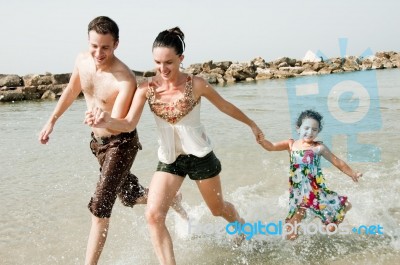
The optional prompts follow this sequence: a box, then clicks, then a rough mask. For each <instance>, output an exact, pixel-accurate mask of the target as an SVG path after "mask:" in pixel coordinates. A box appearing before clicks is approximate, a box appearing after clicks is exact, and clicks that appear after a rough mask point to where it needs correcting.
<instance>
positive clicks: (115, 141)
mask: <svg viewBox="0 0 400 265" xmlns="http://www.w3.org/2000/svg"><path fill="white" fill-rule="evenodd" d="M90 149H91V150H92V153H93V154H94V155H95V156H96V157H97V159H98V161H99V163H100V179H99V182H98V183H97V187H96V191H95V193H94V195H93V197H92V198H91V200H90V202H89V205H88V207H89V210H90V211H91V212H92V214H93V215H95V216H97V217H99V218H109V217H110V216H111V211H112V207H113V205H114V203H115V200H116V198H117V195H118V197H119V198H120V199H121V202H122V204H124V205H125V206H129V207H133V206H134V205H135V203H136V199H137V198H139V197H142V196H143V195H144V188H143V187H142V185H140V184H139V181H138V178H137V177H136V176H135V175H133V174H132V173H130V169H131V167H132V164H133V161H134V160H135V157H136V154H137V152H138V151H139V150H141V149H142V146H141V144H140V142H139V137H138V135H137V132H136V130H134V131H132V132H130V133H121V134H118V135H112V136H109V137H95V136H94V134H93V133H92V140H91V142H90Z"/></svg>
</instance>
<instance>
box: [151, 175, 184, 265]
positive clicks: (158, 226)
mask: <svg viewBox="0 0 400 265" xmlns="http://www.w3.org/2000/svg"><path fill="white" fill-rule="evenodd" d="M183 180H184V178H182V177H179V176H176V175H173V174H170V173H166V172H159V171H157V172H155V173H154V176H153V178H152V180H151V183H150V186H149V195H148V199H147V208H146V219H147V225H148V227H149V231H150V236H151V242H152V244H153V247H154V250H155V252H156V255H157V257H158V260H159V262H160V264H163V265H170V264H176V263H175V255H174V250H173V244H172V240H171V236H170V234H169V231H168V229H167V227H166V225H165V218H166V216H167V213H168V210H169V207H170V205H172V204H173V201H174V198H175V196H176V194H177V192H178V190H179V188H180V187H181V185H182V182H183Z"/></svg>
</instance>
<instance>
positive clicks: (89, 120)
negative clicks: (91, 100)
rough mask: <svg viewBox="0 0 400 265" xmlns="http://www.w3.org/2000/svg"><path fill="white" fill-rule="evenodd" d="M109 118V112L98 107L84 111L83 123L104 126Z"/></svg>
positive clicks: (97, 126) (98, 126)
mask: <svg viewBox="0 0 400 265" xmlns="http://www.w3.org/2000/svg"><path fill="white" fill-rule="evenodd" d="M110 120H111V114H110V113H109V112H107V111H103V110H101V109H100V108H98V107H95V108H94V109H93V110H87V111H86V112H85V120H84V123H85V124H87V125H89V126H91V127H96V128H106V127H107V126H106V125H107V123H109V122H110Z"/></svg>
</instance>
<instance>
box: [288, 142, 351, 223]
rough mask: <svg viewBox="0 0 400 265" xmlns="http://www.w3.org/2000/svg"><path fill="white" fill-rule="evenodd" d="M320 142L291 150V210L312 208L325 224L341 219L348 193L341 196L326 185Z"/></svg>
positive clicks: (290, 214)
mask: <svg viewBox="0 0 400 265" xmlns="http://www.w3.org/2000/svg"><path fill="white" fill-rule="evenodd" d="M319 149H320V148H319V146H317V147H314V148H313V149H309V150H292V151H291V152H290V176H289V187H290V188H289V214H288V216H287V218H286V220H289V219H290V218H292V217H293V215H294V214H295V213H296V211H297V210H298V209H299V208H300V207H301V208H306V209H309V210H311V212H312V213H314V214H315V215H316V216H317V217H319V218H320V219H321V221H322V222H323V223H324V224H329V223H338V222H340V221H342V220H343V218H344V215H345V211H344V209H345V203H346V201H347V197H346V196H339V195H338V194H337V193H336V192H334V191H331V190H329V189H328V188H327V187H326V185H325V178H324V176H323V174H322V170H321V167H320V161H321V155H320V154H319Z"/></svg>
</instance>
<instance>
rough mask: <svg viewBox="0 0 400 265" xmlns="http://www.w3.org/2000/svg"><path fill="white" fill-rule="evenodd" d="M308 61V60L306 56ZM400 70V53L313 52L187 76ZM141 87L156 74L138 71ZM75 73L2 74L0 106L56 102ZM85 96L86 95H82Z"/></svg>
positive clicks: (207, 67)
mask: <svg viewBox="0 0 400 265" xmlns="http://www.w3.org/2000/svg"><path fill="white" fill-rule="evenodd" d="M306 57H307V56H306ZM391 68H400V53H397V52H394V51H389V52H377V53H375V55H374V56H369V57H366V58H361V57H356V56H347V57H343V58H341V57H336V58H330V59H323V58H322V57H321V58H317V57H316V56H315V54H313V53H312V52H309V53H308V57H307V58H304V59H302V60H297V59H292V58H289V57H282V58H279V59H277V60H275V61H271V62H266V61H265V60H264V59H263V58H261V57H257V58H254V59H253V60H251V61H250V62H242V63H240V62H232V61H222V62H214V61H207V62H204V63H197V64H192V65H190V66H189V67H187V68H185V69H184V70H183V72H184V73H187V74H193V75H196V76H200V77H203V78H204V79H205V80H207V81H208V82H209V83H210V84H222V85H223V84H229V83H231V84H232V83H238V82H253V81H257V80H265V79H286V78H295V77H299V76H309V75H324V74H334V73H342V72H354V71H368V70H380V69H391ZM132 71H133V73H134V74H135V75H136V79H137V82H138V84H140V83H141V82H143V81H144V80H145V79H146V78H147V77H151V76H154V75H155V72H154V71H135V70H132ZM70 77H71V73H65V74H51V73H45V74H28V75H24V76H19V75H15V74H9V75H5V74H0V102H15V101H25V100H56V99H58V98H59V97H60V96H61V94H62V92H63V90H64V89H65V88H66V86H67V84H68V82H69V79H70ZM80 96H82V93H81V94H80Z"/></svg>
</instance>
